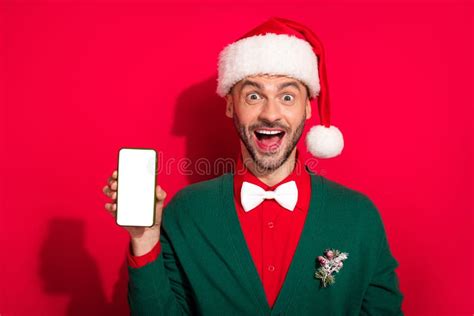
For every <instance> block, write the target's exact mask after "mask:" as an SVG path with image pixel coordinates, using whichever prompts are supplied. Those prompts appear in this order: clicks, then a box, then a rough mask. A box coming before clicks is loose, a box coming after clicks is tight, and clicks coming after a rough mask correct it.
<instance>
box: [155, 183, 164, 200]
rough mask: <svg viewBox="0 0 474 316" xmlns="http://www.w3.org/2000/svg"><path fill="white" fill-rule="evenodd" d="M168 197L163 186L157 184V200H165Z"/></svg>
mask: <svg viewBox="0 0 474 316" xmlns="http://www.w3.org/2000/svg"><path fill="white" fill-rule="evenodd" d="M165 198H166V192H165V190H163V189H162V188H161V186H159V185H157V186H156V199H157V202H161V203H162V202H163V201H164V200H165Z"/></svg>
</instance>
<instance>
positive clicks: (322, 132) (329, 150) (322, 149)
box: [306, 125, 344, 158]
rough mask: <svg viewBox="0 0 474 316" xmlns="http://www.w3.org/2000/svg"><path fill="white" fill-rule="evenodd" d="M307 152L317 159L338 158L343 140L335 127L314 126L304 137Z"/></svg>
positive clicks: (342, 146)
mask: <svg viewBox="0 0 474 316" xmlns="http://www.w3.org/2000/svg"><path fill="white" fill-rule="evenodd" d="M306 147H307V148H308V151H309V152H310V153H311V154H312V155H313V156H315V157H318V158H332V157H335V156H338V155H339V154H340V153H341V152H342V149H343V148H344V138H343V137H342V133H341V131H340V130H339V129H338V128H337V127H336V126H333V125H331V126H329V127H326V126H324V125H315V126H313V127H311V129H310V130H309V132H308V134H307V135H306Z"/></svg>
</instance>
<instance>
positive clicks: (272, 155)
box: [233, 112, 306, 174]
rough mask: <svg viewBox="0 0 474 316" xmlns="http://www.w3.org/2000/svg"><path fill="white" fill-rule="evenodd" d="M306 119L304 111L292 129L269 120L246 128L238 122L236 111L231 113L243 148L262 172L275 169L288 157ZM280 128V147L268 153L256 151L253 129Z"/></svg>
mask: <svg viewBox="0 0 474 316" xmlns="http://www.w3.org/2000/svg"><path fill="white" fill-rule="evenodd" d="M305 121H306V113H305V114H304V116H303V119H302V120H301V122H300V123H299V124H298V126H297V127H296V129H295V130H294V131H292V130H290V129H289V128H288V127H286V126H284V125H281V124H280V123H272V122H270V121H266V120H264V121H259V122H258V123H256V124H253V125H251V126H249V127H248V128H247V127H246V126H245V125H243V124H241V123H240V120H239V118H238V117H237V115H236V113H235V112H234V115H233V122H234V126H235V129H236V131H237V133H238V134H239V136H240V139H241V140H242V143H243V144H244V146H245V148H247V151H248V152H249V155H250V157H251V158H252V161H253V162H254V164H255V167H256V168H257V171H258V172H259V173H262V174H267V173H271V172H273V171H275V170H276V169H278V168H280V167H281V166H282V165H283V164H284V163H285V162H286V161H287V160H288V158H289V157H290V155H291V153H292V152H293V149H295V147H296V144H298V141H299V140H300V138H301V135H302V134H303V130H304V126H305ZM264 127H266V128H281V129H283V130H284V131H285V135H284V136H283V137H285V140H284V141H285V143H284V144H282V147H280V148H279V150H276V151H272V152H269V153H265V154H263V153H260V152H258V151H257V148H256V147H255V146H256V144H255V143H254V142H253V137H254V131H255V130H257V129H259V128H264Z"/></svg>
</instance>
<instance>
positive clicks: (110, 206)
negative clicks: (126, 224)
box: [105, 203, 117, 216]
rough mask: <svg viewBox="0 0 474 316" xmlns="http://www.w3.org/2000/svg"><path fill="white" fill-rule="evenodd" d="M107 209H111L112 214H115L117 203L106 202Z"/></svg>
mask: <svg viewBox="0 0 474 316" xmlns="http://www.w3.org/2000/svg"><path fill="white" fill-rule="evenodd" d="M105 209H106V210H107V211H109V213H111V214H112V215H114V216H115V214H116V213H117V204H115V203H105Z"/></svg>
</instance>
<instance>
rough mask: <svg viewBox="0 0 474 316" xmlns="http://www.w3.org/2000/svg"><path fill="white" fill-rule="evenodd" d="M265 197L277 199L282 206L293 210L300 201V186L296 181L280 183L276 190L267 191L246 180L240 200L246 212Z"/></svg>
mask: <svg viewBox="0 0 474 316" xmlns="http://www.w3.org/2000/svg"><path fill="white" fill-rule="evenodd" d="M264 199H275V201H277V202H278V204H280V205H281V206H283V207H284V208H286V209H288V210H289V211H293V210H294V209H295V206H296V202H297V201H298V188H297V187H296V182H295V181H289V182H286V183H283V184H281V185H279V186H278V187H277V188H276V189H275V191H265V190H264V189H262V188H261V187H259V186H258V185H255V184H253V183H250V182H247V181H244V183H242V189H241V190H240V202H241V203H242V206H243V208H244V211H245V212H248V211H250V210H252V209H253V208H255V207H257V206H258V205H259V204H260V203H262V202H263V200H264Z"/></svg>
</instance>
